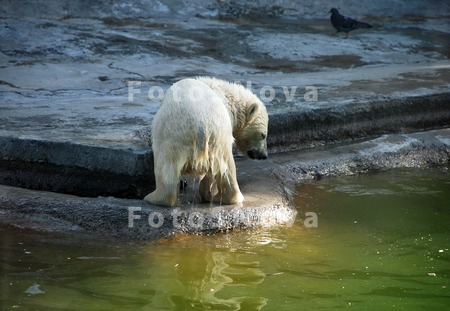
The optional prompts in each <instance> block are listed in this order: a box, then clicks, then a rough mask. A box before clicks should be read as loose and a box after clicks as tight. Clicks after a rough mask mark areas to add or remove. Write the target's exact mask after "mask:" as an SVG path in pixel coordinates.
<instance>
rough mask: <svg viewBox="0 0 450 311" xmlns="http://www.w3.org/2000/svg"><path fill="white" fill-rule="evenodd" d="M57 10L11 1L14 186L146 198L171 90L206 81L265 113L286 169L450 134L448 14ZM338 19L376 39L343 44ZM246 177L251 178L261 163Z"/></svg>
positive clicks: (226, 6) (5, 125)
mask: <svg viewBox="0 0 450 311" xmlns="http://www.w3.org/2000/svg"><path fill="white" fill-rule="evenodd" d="M105 1H106V0H105ZM49 3H50V2H47V1H22V2H20V3H19V2H14V1H2V6H1V9H0V16H1V19H0V40H1V42H2V45H1V46H0V94H1V95H0V96H1V100H0V182H1V183H2V184H6V185H12V186H19V187H25V188H31V189H36V190H47V191H57V192H63V193H69V194H73V195H82V196H91V197H96V196H99V195H102V196H116V197H122V198H141V197H142V196H143V195H144V194H146V193H148V192H149V191H150V190H151V188H152V187H153V183H154V181H153V175H152V164H153V161H152V153H151V150H150V148H149V146H148V141H149V138H148V137H149V125H150V124H151V121H152V117H153V115H154V114H155V113H156V111H157V110H158V107H159V100H158V98H159V95H160V93H159V91H160V90H162V92H164V90H166V89H167V88H168V87H169V86H170V85H171V84H172V83H173V82H175V81H177V80H179V79H182V78H185V77H192V76H197V75H211V76H216V77H219V78H222V79H226V80H231V81H237V82H240V83H243V84H244V85H246V86H247V87H250V88H252V90H253V91H254V92H255V93H256V94H257V95H258V96H260V97H261V98H262V99H263V100H265V101H266V106H267V108H268V111H269V115H270V124H269V141H268V143H269V149H270V151H271V153H272V154H273V153H276V152H285V151H292V150H299V149H303V148H308V147H317V146H323V145H330V144H338V143H344V142H345V143H349V142H354V141H356V140H360V139H369V138H375V137H378V136H380V135H386V134H390V133H405V134H406V133H410V132H415V131H423V130H430V129H436V128H446V127H448V126H449V124H450V106H449V105H448V103H449V101H450V92H449V91H448V89H449V81H450V71H449V69H450V62H449V60H448V58H449V50H450V49H449V42H450V40H449V39H450V27H449V23H448V16H449V15H450V14H449V11H448V4H447V3H446V2H445V1H436V2H433V3H432V4H429V3H428V4H427V5H425V4H423V3H422V2H419V1H412V2H411V1H410V2H408V3H406V2H402V1H400V2H398V3H397V2H396V4H393V3H392V2H391V1H378V2H376V3H374V2H370V1H358V2H345V4H344V3H343V2H342V3H338V4H336V3H335V2H333V3H332V4H330V3H328V2H326V1H316V2H314V3H311V4H304V5H303V6H299V5H298V4H297V3H296V2H295V1H275V2H273V1H258V3H257V4H255V3H253V2H250V1H219V2H213V3H208V5H205V3H204V1H202V0H196V1H190V2H189V3H187V2H186V3H185V2H179V1H166V2H164V3H162V2H158V1H150V2H148V1H127V0H121V1H116V2H115V3H114V5H112V6H111V5H105V3H106V2H102V1H99V2H96V4H92V3H90V2H89V3H86V2H84V1H71V2H67V3H66V2H64V1H62V2H61V1H59V2H54V3H53V4H52V5H50V4H49ZM64 3H65V5H63V4H64ZM108 3H109V2H108ZM402 3H403V4H402ZM331 5H333V6H339V5H342V6H343V7H346V9H345V10H343V12H345V14H348V15H351V16H355V17H358V18H361V19H363V20H365V21H368V22H370V23H372V24H373V25H374V27H373V28H372V29H369V30H357V31H355V32H352V33H351V35H350V38H349V39H343V38H342V37H340V36H331V35H330V34H331V33H332V32H333V29H332V27H331V25H330V23H329V20H328V14H327V12H328V10H329V6H331ZM418 13H420V15H419V14H418ZM411 14H414V15H411ZM305 16H306V17H307V18H305ZM135 81H138V82H139V83H140V85H137V84H134V87H133V88H132V89H130V88H129V85H130V83H131V84H132V83H134V82H135ZM272 90H273V94H272V93H271V92H272ZM130 91H131V93H132V95H133V100H130V97H129V95H130ZM149 91H150V92H149ZM311 92H317V93H316V95H317V96H312V97H311V94H312V93H311ZM149 94H150V96H149ZM313 95H314V94H313ZM311 98H312V99H313V100H311ZM442 135H443V136H442V137H444V138H443V141H446V139H448V133H447V132H443V133H442ZM383 137H384V136H383ZM386 146H389V145H388V144H387V145H386ZM433 146H435V145H433ZM433 146H431V145H424V147H423V148H425V149H427V148H429V149H430V150H435V149H433V148H434V147H433ZM440 146H441V145H440ZM391 147H392V146H391ZM394 147H395V146H394ZM402 150H403V149H402ZM400 151H401V150H400ZM400 151H399V152H400ZM393 154H394V155H393V156H392V157H395V154H396V153H393ZM435 155H436V157H437V158H440V159H441V160H442V161H440V162H439V161H438V160H436V162H439V163H445V159H448V158H446V155H445V152H444V153H442V152H437V153H435ZM298 156H300V157H303V156H304V155H303V154H302V155H298ZM361 157H362V155H361ZM386 158H389V157H386ZM277 159H278V158H277ZM342 159H343V158H342ZM342 159H341V160H342ZM361 159H362V158H361ZM342 161H343V162H345V161H344V160H342ZM354 161H356V160H354ZM361 161H363V160H361ZM447 161H448V160H447ZM238 162H242V163H243V168H242V169H241V170H242V173H243V174H244V175H245V174H249V173H247V171H246V169H247V167H248V166H249V165H250V163H251V162H248V161H238ZM324 163H327V162H326V161H325V162H324ZM367 163H372V162H370V161H368V162H367ZM383 163H384V164H383V165H386V167H391V166H392V167H394V166H393V165H391V164H389V163H391V162H389V161H387V162H383ZM400 163H403V164H401V165H407V164H406V163H407V161H406V162H405V161H403V162H402V161H400ZM417 163H419V164H420V165H425V164H426V163H427V162H426V161H425V162H424V161H422V162H421V161H418V162H417ZM372 164H373V163H372ZM419 164H418V166H420V165H419ZM327 165H328V164H323V166H324V167H326V166H327ZM367 165H368V166H369V167H370V165H369V164H367ZM298 166H299V167H301V168H302V169H299V171H302V170H305V171H306V172H309V173H308V174H309V175H311V176H312V175H314V176H318V174H319V175H320V176H322V175H327V174H326V173H324V172H326V171H328V172H331V171H332V170H331V169H328V170H327V169H326V168H324V169H323V171H321V170H320V169H317V168H316V169H315V170H316V171H317V172H316V173H311V172H312V171H314V170H312V169H311V170H308V169H306V168H307V167H308V166H304V165H300V164H299V165H298ZM313 166H314V165H313ZM329 166H330V167H332V166H333V165H329ZM338 166H339V165H338ZM381 166H382V165H381V164H380V167H381ZM268 167H270V165H268ZM305 167H306V168H305ZM346 170H347V169H342V171H346ZM362 171H364V170H362ZM308 174H307V175H308ZM263 175H264V174H263ZM309 175H308V176H309ZM271 176H272V173H270V174H269V175H265V178H268V179H270V178H271ZM281 184H282V183H281ZM281 188H283V186H282V185H281ZM8 193H12V192H8ZM269 194H271V195H273V196H274V197H275V198H277V200H278V201H280V200H282V196H280V195H279V194H278V190H273V191H272V192H270V191H269ZM36 195H38V194H36ZM100 200H101V199H100Z"/></svg>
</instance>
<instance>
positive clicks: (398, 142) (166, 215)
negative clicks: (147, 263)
mask: <svg viewBox="0 0 450 311" xmlns="http://www.w3.org/2000/svg"><path fill="white" fill-rule="evenodd" d="M449 161H450V130H449V129H445V130H437V131H429V132H421V133H413V134H407V135H385V136H383V137H380V138H377V139H374V140H370V141H365V142H361V143H356V144H351V145H344V146H337V147H334V148H326V149H324V150H322V151H320V150H314V151H305V150H304V151H296V152H291V153H284V154H278V155H274V156H273V157H272V158H271V159H270V160H268V161H266V163H264V164H263V162H262V161H259V162H256V161H251V162H250V161H248V160H247V161H241V162H238V168H237V169H238V175H239V176H238V179H239V182H240V185H241V189H242V192H243V193H244V195H245V197H246V200H245V201H244V203H243V204H239V205H231V206H217V205H209V204H201V205H192V204H186V203H184V204H182V205H181V206H180V207H178V208H175V209H172V208H162V207H157V206H153V205H151V204H148V203H146V202H144V201H142V200H130V199H118V198H112V197H109V198H86V197H78V196H71V195H65V194H58V193H51V192H45V191H34V190H27V189H23V188H14V187H9V186H0V216H1V217H0V220H1V221H2V222H3V223H4V224H7V225H9V226H13V227H16V228H22V229H23V228H26V229H32V230H38V231H42V230H44V231H48V230H51V231H62V232H71V233H74V234H75V233H76V234H83V233H86V234H91V235H92V234H94V235H96V236H102V235H107V236H117V237H121V238H126V239H144V240H149V239H157V238H161V237H167V236H170V235H173V234H178V233H197V234H209V233H215V232H220V231H227V230H233V229H241V228H260V227H274V226H290V225H292V224H293V223H294V221H295V219H296V214H297V208H296V207H295V206H290V203H291V202H292V200H291V199H292V196H294V195H295V185H296V184H297V183H299V182H301V181H304V180H312V179H320V178H326V177H329V176H343V175H353V174H360V173H365V172H373V171H378V170H385V169H390V168H400V167H429V166H433V165H444V166H443V169H448V167H447V166H445V165H448V163H449ZM183 200H184V201H185V202H186V201H189V200H186V196H185V197H183Z"/></svg>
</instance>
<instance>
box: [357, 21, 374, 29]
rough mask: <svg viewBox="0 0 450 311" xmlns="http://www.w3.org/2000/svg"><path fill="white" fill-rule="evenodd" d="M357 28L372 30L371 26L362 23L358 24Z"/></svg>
mask: <svg viewBox="0 0 450 311" xmlns="http://www.w3.org/2000/svg"><path fill="white" fill-rule="evenodd" d="M357 28H372V25H370V24H368V23H364V22H358V25H357Z"/></svg>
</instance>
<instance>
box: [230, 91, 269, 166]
mask: <svg viewBox="0 0 450 311" xmlns="http://www.w3.org/2000/svg"><path fill="white" fill-rule="evenodd" d="M268 123H269V117H268V115H267V110H266V107H265V106H264V105H263V104H262V103H261V102H260V101H259V100H258V102H254V103H251V104H249V105H247V106H246V107H245V121H244V122H242V123H241V127H240V128H239V129H238V130H236V131H235V132H234V135H233V136H234V138H235V143H236V147H237V148H238V149H239V151H241V152H242V153H244V154H245V155H247V156H248V157H249V158H250V159H255V160H265V159H267V131H268Z"/></svg>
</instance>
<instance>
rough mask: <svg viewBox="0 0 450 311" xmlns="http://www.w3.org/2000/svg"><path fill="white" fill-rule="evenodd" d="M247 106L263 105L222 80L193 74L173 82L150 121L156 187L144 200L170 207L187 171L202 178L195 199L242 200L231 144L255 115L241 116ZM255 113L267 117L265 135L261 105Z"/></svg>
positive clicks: (242, 89)
mask: <svg viewBox="0 0 450 311" xmlns="http://www.w3.org/2000/svg"><path fill="white" fill-rule="evenodd" d="M255 103H256V104H255ZM249 105H255V106H258V107H259V106H261V107H263V108H264V106H263V105H262V104H261V102H260V101H259V100H258V98H257V97H256V96H255V95H254V94H253V93H251V92H250V91H248V90H246V89H245V88H243V87H242V86H240V85H236V84H233V83H228V82H226V81H222V80H218V79H213V78H197V79H184V80H181V81H179V82H177V83H175V84H174V85H172V87H170V88H169V90H168V91H167V93H166V95H165V97H164V99H163V102H162V104H161V108H160V110H159V111H158V113H157V114H156V115H155V118H154V120H153V124H152V149H153V153H154V168H155V181H156V190H155V191H154V192H152V193H150V194H149V195H147V196H146V197H145V198H144V200H146V201H148V202H150V203H153V204H157V205H163V206H174V205H175V204H176V203H177V195H178V188H179V181H180V178H181V176H182V175H184V174H191V175H193V176H195V177H199V179H200V180H201V183H200V187H199V188H200V189H199V194H198V198H199V200H200V201H216V202H221V203H224V204H233V203H238V202H242V201H243V200H244V197H243V195H242V193H241V191H240V189H239V186H238V183H237V179H236V168H235V163H234V159H233V155H232V145H233V141H234V138H233V134H236V133H237V132H242V131H244V130H245V124H244V123H246V122H247V121H249V120H256V119H258V118H248V117H245V115H246V114H247V110H248V109H249V108H248V106H249ZM253 110H254V109H253ZM253 110H252V111H253ZM253 113H254V112H253ZM254 114H255V113H254ZM259 114H262V115H263V118H262V119H263V121H262V123H264V120H266V121H265V124H263V126H262V127H263V128H262V129H261V130H262V131H265V133H267V120H268V119H267V112H266V110H265V108H264V109H259V110H258V114H255V115H259ZM264 115H265V119H264ZM242 118H244V119H246V120H242ZM260 127H261V126H260ZM264 143H265V140H264ZM261 148H265V145H264V146H263V147H261ZM216 188H217V190H215V191H214V189H216Z"/></svg>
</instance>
